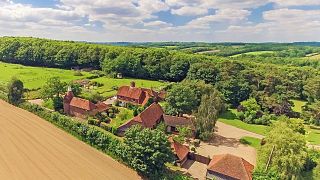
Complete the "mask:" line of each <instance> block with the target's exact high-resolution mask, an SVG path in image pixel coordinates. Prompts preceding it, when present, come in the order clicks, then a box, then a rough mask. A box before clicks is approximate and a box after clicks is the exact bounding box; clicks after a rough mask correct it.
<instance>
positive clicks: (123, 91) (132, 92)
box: [117, 86, 144, 99]
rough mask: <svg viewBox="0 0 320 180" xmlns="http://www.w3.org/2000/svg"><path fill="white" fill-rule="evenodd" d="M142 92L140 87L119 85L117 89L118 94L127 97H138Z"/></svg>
mask: <svg viewBox="0 0 320 180" xmlns="http://www.w3.org/2000/svg"><path fill="white" fill-rule="evenodd" d="M142 93H144V91H142V89H141V88H136V87H130V86H121V87H120V88H119V89H118V93H117V95H118V96H123V97H128V98H131V99H139V98H140V97H141V95H142Z"/></svg>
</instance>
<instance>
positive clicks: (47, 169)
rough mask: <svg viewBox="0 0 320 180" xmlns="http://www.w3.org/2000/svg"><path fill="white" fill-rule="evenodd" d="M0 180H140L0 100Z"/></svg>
mask: <svg viewBox="0 0 320 180" xmlns="http://www.w3.org/2000/svg"><path fill="white" fill-rule="evenodd" d="M0 179H140V177H139V176H138V175H137V173H136V172H135V171H133V170H131V169H129V168H127V167H126V166H124V165H122V164H120V163H119V162H117V161H115V160H113V159H112V158H111V157H109V156H106V155H105V154H103V153H102V152H99V151H98V150H96V149H94V148H92V147H90V146H89V145H87V144H85V143H83V142H81V141H79V140H78V139H76V138H75V137H73V136H71V135H69V134H67V133H66V132H64V131H62V130H60V129H58V128H57V127H55V126H54V125H52V124H50V123H49V122H47V121H45V120H43V119H41V118H39V117H38V116H36V115H34V114H32V113H29V112H27V111H25V110H22V109H19V108H17V107H14V106H12V105H9V104H7V103H6V102H4V101H1V100H0Z"/></svg>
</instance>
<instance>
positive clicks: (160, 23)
mask: <svg viewBox="0 0 320 180" xmlns="http://www.w3.org/2000/svg"><path fill="white" fill-rule="evenodd" d="M144 26H146V27H154V28H166V27H170V26H172V24H170V23H166V22H163V21H151V22H147V23H144Z"/></svg>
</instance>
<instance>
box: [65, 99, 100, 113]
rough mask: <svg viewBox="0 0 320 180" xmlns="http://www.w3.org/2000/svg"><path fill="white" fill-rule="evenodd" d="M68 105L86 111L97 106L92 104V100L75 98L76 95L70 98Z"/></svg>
mask: <svg viewBox="0 0 320 180" xmlns="http://www.w3.org/2000/svg"><path fill="white" fill-rule="evenodd" d="M70 106H73V107H77V108H80V109H84V110H87V111H91V110H94V109H96V108H97V107H96V105H95V104H93V103H92V102H90V101H89V100H86V99H81V98H77V97H74V98H72V100H71V102H70Z"/></svg>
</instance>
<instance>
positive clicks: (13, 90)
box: [8, 77, 24, 105]
mask: <svg viewBox="0 0 320 180" xmlns="http://www.w3.org/2000/svg"><path fill="white" fill-rule="evenodd" d="M23 89H24V88H23V82H22V81H20V80H19V79H17V78H15V77H13V78H12V79H11V81H10V82H9V84H8V101H9V103H11V104H14V105H17V104H19V103H20V102H21V99H22V97H23Z"/></svg>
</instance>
